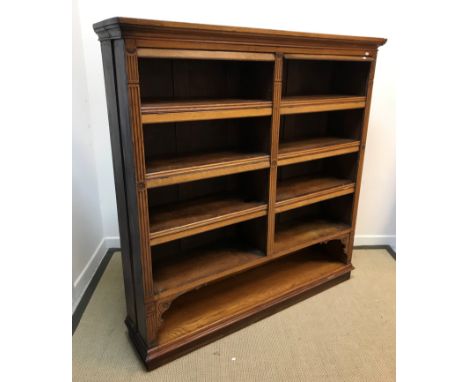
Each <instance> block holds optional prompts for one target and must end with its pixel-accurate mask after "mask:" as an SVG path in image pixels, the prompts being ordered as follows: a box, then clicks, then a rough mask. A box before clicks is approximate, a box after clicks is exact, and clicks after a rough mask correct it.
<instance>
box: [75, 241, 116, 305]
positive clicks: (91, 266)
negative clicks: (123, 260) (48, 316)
mask: <svg viewBox="0 0 468 382" xmlns="http://www.w3.org/2000/svg"><path fill="white" fill-rule="evenodd" d="M111 248H120V238H119V237H104V238H103V239H102V240H101V242H100V243H99V245H98V246H97V248H96V250H95V251H94V253H93V255H92V256H91V258H90V259H89V261H88V263H87V264H86V266H85V267H84V269H83V270H82V271H81V273H80V275H79V276H78V277H77V278H76V280H74V281H73V302H72V311H73V312H74V311H75V309H76V307H77V306H78V304H79V302H80V301H81V298H82V297H83V294H84V292H85V291H86V288H88V285H89V283H90V282H91V280H92V278H93V276H94V274H95V273H96V271H97V269H98V268H99V265H100V264H101V262H102V260H103V259H104V256H105V255H106V253H107V251H108V250H109V249H111Z"/></svg>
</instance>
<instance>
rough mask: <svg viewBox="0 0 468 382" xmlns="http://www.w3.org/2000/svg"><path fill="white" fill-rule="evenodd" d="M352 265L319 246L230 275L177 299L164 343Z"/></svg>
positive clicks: (243, 314) (321, 280)
mask: <svg viewBox="0 0 468 382" xmlns="http://www.w3.org/2000/svg"><path fill="white" fill-rule="evenodd" d="M351 269H352V266H351V265H346V264H343V263H341V262H337V261H333V260H332V259H330V258H329V257H328V258H327V257H326V256H325V255H323V254H321V253H320V252H318V251H317V250H315V251H313V250H312V249H310V248H308V249H307V250H306V251H304V252H303V253H300V254H298V255H293V256H287V257H284V258H282V259H279V260H276V261H273V262H271V263H268V264H265V265H263V266H261V267H259V268H256V269H253V270H250V271H248V272H244V273H241V274H238V275H237V276H236V277H230V278H227V279H225V280H223V281H220V282H218V283H216V284H214V285H210V286H207V287H204V288H201V289H199V290H197V291H193V292H190V293H187V294H185V295H183V296H181V297H179V298H178V299H176V300H175V301H174V302H173V303H172V305H171V307H170V308H169V310H168V311H167V312H166V313H165V314H164V315H163V320H164V324H163V325H162V327H161V331H160V333H159V343H160V344H161V345H164V344H168V343H173V342H175V341H177V342H178V343H180V342H183V341H184V338H186V339H187V340H188V339H189V338H190V337H192V336H194V335H202V334H203V333H205V332H209V331H213V330H216V328H218V327H220V326H222V324H223V322H226V321H230V322H235V321H236V320H240V319H242V318H245V317H246V316H249V315H251V314H253V313H254V312H255V311H256V310H258V309H259V308H260V307H262V308H263V309H264V308H267V307H268V306H270V305H274V304H275V303H277V302H278V301H281V300H282V299H284V298H287V297H291V296H293V295H296V294H299V293H300V292H301V291H303V290H304V289H305V288H310V287H311V286H314V285H320V284H322V283H324V282H326V281H329V280H332V279H334V278H337V277H339V276H341V275H343V274H345V273H347V272H349V271H351Z"/></svg>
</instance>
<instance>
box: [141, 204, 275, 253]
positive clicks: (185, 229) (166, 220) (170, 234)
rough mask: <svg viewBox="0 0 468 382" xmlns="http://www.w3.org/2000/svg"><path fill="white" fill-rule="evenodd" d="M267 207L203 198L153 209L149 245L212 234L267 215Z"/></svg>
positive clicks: (264, 205) (150, 217)
mask: <svg viewBox="0 0 468 382" xmlns="http://www.w3.org/2000/svg"><path fill="white" fill-rule="evenodd" d="M266 213H267V205H266V203H262V202H246V201H244V200H243V199H241V198H239V197H235V196H217V197H209V198H200V199H196V200H193V201H190V202H182V203H175V204H170V205H166V206H164V207H160V208H153V209H151V210H150V214H149V221H150V234H149V239H150V244H151V245H156V244H161V243H165V242H168V241H171V240H175V239H180V238H182V237H187V236H191V235H195V234H197V233H201V232H206V231H210V230H212V229H215V228H220V227H224V226H227V225H230V224H235V223H239V222H242V221H246V220H250V219H254V218H257V217H260V216H265V215H266Z"/></svg>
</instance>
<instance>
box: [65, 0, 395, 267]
mask: <svg viewBox="0 0 468 382" xmlns="http://www.w3.org/2000/svg"><path fill="white" fill-rule="evenodd" d="M78 7H79V18H80V21H81V40H82V50H81V47H78V48H77V47H74V53H76V55H77V56H76V59H74V63H75V64H76V63H78V65H79V67H80V71H79V74H80V76H81V80H80V81H81V83H80V86H81V87H83V86H84V87H85V88H84V89H83V88H82V89H81V90H82V92H79V93H78V94H77V97H79V98H80V100H81V101H80V102H85V100H87V111H86V112H85V113H88V112H89V115H88V116H89V119H88V120H87V122H88V123H89V125H90V129H89V131H88V133H87V135H86V136H87V137H88V139H90V140H91V141H92V143H93V145H94V147H93V149H89V148H88V149H89V150H88V151H89V152H88V153H86V155H87V157H88V158H90V157H89V156H88V154H89V155H90V153H91V152H94V161H93V162H94V167H95V169H94V170H92V169H91V168H90V171H89V172H87V171H84V170H83V173H84V172H86V174H83V175H84V176H85V177H87V178H86V179H88V178H93V179H94V177H95V176H97V188H98V190H99V208H98V207H97V206H96V205H95V204H96V203H97V201H94V203H95V204H93V207H92V209H93V210H94V211H97V210H98V209H100V211H101V216H102V236H103V237H106V238H107V237H111V238H116V237H117V236H118V224H117V212H116V203H115V192H114V184H113V171H112V160H111V148H110V139H109V131H108V120H107V109H106V101H105V92H104V79H103V71H102V62H101V52H100V46H99V42H98V41H97V36H96V35H95V33H94V31H93V29H92V24H93V23H95V22H97V21H100V20H102V19H105V18H109V17H113V16H127V17H141V18H149V19H160V20H171V21H186V22H198V23H207V24H221V25H223V24H224V25H236V26H249V27H258V28H271V29H285V30H299V31H309V32H318V33H336V34H353V35H361V36H376V37H386V38H388V39H389V42H388V43H387V44H386V45H385V46H383V47H382V48H381V50H380V53H379V61H378V65H377V72H376V76H375V81H374V85H375V87H374V98H373V104H372V112H371V117H370V126H369V136H368V145H367V153H366V160H365V167H364V176H363V188H362V192H361V203H360V207H359V213H358V225H357V238H356V242H355V244H392V245H394V244H395V167H394V163H395V121H394V112H395V107H394V103H395V101H394V98H395V91H394V70H395V68H394V65H393V57H394V49H393V44H394V42H393V41H392V29H394V22H395V21H394V20H393V19H391V18H389V17H386V15H385V12H383V11H382V9H381V8H380V7H378V6H376V5H375V3H374V2H371V1H367V2H363V1H354V2H336V1H327V2H321V3H313V5H311V3H310V2H307V1H304V2H300V1H293V0H289V1H288V2H287V6H285V4H284V2H282V3H278V4H276V5H275V3H274V2H273V1H264V2H262V1H256V2H253V1H237V2H235V3H229V4H226V3H223V2H220V1H193V2H189V1H187V2H177V1H171V2H164V3H162V2H160V3H158V2H156V3H155V2H149V1H138V0H134V1H128V0H123V1H122V0H112V1H110V0H101V1H94V0H79V4H78ZM77 17H78V16H74V21H75V19H77ZM75 32H76V33H78V32H79V29H78V28H76V30H75V28H74V33H75ZM74 40H75V37H74ZM74 43H75V41H74ZM81 53H82V56H80V57H78V56H79V55H80V54H81ZM83 63H84V67H83V66H82V65H81V64H83ZM84 78H86V81H87V92H86V86H85V85H83V83H84ZM85 93H86V94H85ZM74 96H75V90H74ZM77 102H78V101H77ZM82 107H83V108H84V106H82ZM85 109H86V108H85ZM76 114H79V113H78V112H76ZM77 118H78V117H77ZM84 119H85V116H84V115H81V116H79V119H78V120H82V123H83V125H84V123H85V121H84ZM74 123H75V122H74ZM74 126H75V125H74ZM83 133H84V132H83ZM83 154H85V153H84V152H83ZM74 159H75V158H74ZM90 167H92V166H91V164H90ZM94 174H95V175H94ZM76 176H77V177H78V174H76ZM74 177H75V174H74ZM83 179H84V178H83ZM82 181H83V180H82ZM89 182H90V184H92V185H93V186H91V188H92V187H96V180H95V179H94V180H91V179H89ZM90 192H91V191H90ZM90 209H91V208H90ZM74 256H75V254H74ZM80 264H81V263H80ZM77 267H78V264H77ZM77 272H78V271H77ZM74 275H75V274H74Z"/></svg>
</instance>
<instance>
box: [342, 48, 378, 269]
mask: <svg viewBox="0 0 468 382" xmlns="http://www.w3.org/2000/svg"><path fill="white" fill-rule="evenodd" d="M376 63H377V52H375V57H374V60H373V61H372V62H371V64H370V68H369V76H368V80H367V92H366V107H365V109H364V119H363V122H362V131H361V147H360V150H359V161H358V168H357V174H356V190H355V192H354V200H353V216H352V219H351V234H350V236H349V237H350V240H348V248H347V251H346V253H347V254H348V262H351V259H352V253H353V245H354V235H355V231H356V217H357V210H358V204H359V194H360V191H361V178H362V170H363V165H364V154H365V150H366V140H367V128H368V125H369V115H370V107H371V98H372V87H373V84H374V73H375V65H376Z"/></svg>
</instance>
